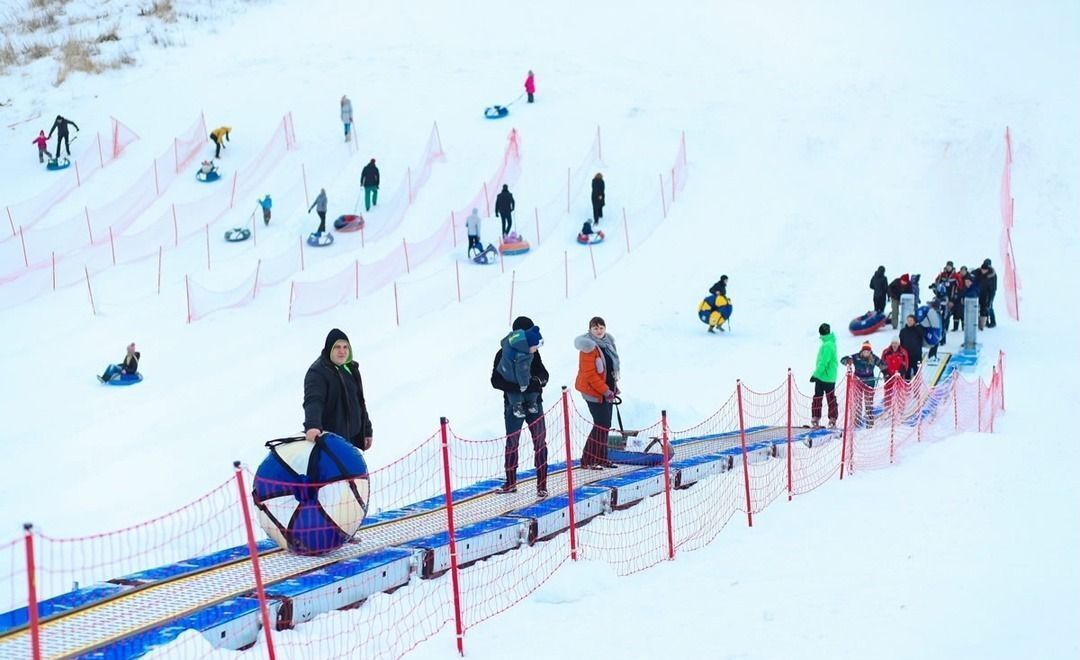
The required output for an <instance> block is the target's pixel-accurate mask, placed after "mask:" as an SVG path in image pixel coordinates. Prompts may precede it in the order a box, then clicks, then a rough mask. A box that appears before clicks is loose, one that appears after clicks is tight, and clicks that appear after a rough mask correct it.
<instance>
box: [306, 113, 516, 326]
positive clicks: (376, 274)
mask: <svg viewBox="0 0 1080 660" xmlns="http://www.w3.org/2000/svg"><path fill="white" fill-rule="evenodd" d="M520 174H521V152H520V149H519V144H518V132H517V131H516V130H511V131H510V134H509V135H508V136H507V145H506V149H505V151H504V152H503V158H502V163H501V164H500V165H499V167H498V169H497V170H496V171H495V173H494V174H493V175H492V176H491V177H489V178H488V179H487V180H486V181H484V183H483V184H482V185H481V187H480V188H479V190H477V192H476V194H475V195H473V198H472V199H470V200H469V201H468V202H467V203H466V204H465V205H464V206H462V207H461V208H459V209H458V210H457V211H451V212H450V214H449V215H448V216H447V218H446V219H445V220H444V221H443V222H441V223H439V225H438V226H436V228H435V229H434V231H432V232H431V233H430V234H428V235H427V236H426V237H424V238H421V239H419V240H416V241H409V240H407V239H404V238H403V239H402V241H401V245H400V246H398V247H395V248H393V249H391V250H390V251H388V252H387V253H385V254H384V255H383V256H382V257H381V258H379V259H377V260H375V261H373V262H368V263H361V262H360V261H359V260H355V261H354V262H353V263H352V264H348V265H346V266H345V267H344V268H342V269H341V270H339V271H338V272H337V273H335V274H332V275H330V276H328V277H324V278H322V279H317V280H295V279H294V280H293V281H292V285H291V289H290V293H289V320H292V319H293V318H296V317H301V316H312V315H316V314H321V313H323V312H325V311H327V310H329V309H332V308H334V307H337V306H338V305H340V304H342V303H343V302H345V301H347V300H357V299H359V298H360V296H362V295H368V294H371V293H373V292H375V291H378V290H380V289H382V288H384V287H386V286H387V285H388V284H390V283H392V282H393V281H394V280H395V279H396V278H398V277H401V276H403V275H406V274H408V273H411V272H412V271H413V270H414V269H415V268H417V267H419V266H420V264H423V263H424V262H426V261H428V260H429V259H431V258H433V257H435V256H436V255H438V254H443V253H445V252H448V251H449V250H451V249H452V248H453V247H455V246H456V245H457V241H458V238H457V236H458V229H457V224H458V222H462V221H464V218H465V217H467V215H468V214H469V213H470V212H471V211H472V209H473V208H484V209H490V208H491V206H492V203H493V200H494V197H495V195H496V194H497V192H498V191H499V190H501V189H502V186H503V185H504V184H505V185H511V184H513V183H514V182H515V181H517V179H518V177H519V176H520Z"/></svg>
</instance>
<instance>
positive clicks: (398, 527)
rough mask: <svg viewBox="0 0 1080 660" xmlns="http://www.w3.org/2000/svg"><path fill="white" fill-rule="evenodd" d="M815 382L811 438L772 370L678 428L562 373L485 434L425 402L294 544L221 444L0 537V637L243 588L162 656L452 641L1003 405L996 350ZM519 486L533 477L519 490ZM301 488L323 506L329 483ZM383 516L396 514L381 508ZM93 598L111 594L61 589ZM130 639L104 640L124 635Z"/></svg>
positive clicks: (357, 653) (87, 640)
mask: <svg viewBox="0 0 1080 660" xmlns="http://www.w3.org/2000/svg"><path fill="white" fill-rule="evenodd" d="M836 394H837V429H838V430H839V431H842V433H816V434H813V435H812V438H813V440H812V442H811V441H810V440H808V439H807V435H806V430H807V429H805V428H804V427H805V426H806V423H807V422H808V421H809V409H810V407H811V401H810V397H808V396H807V395H806V394H804V393H802V392H801V391H800V390H799V389H798V387H796V385H795V382H794V378H793V376H792V374H791V373H790V372H789V373H788V375H787V377H786V378H785V379H784V381H783V382H782V383H781V384H780V385H778V386H777V387H775V388H773V389H771V390H768V391H761V392H759V391H756V390H753V389H750V388H749V387H746V386H745V385H743V384H742V383H741V382H737V383H736V386H735V389H734V391H733V392H732V393H731V394H730V395H729V396H728V397H727V399H726V400H725V401H724V403H723V404H722V405H721V406H720V408H719V409H718V410H717V411H716V412H715V413H713V414H712V415H710V416H709V417H708V418H707V419H705V420H704V421H702V422H700V423H698V424H696V425H694V426H692V427H689V428H687V429H685V430H681V431H672V430H671V429H670V422H669V420H668V418H667V415H666V413H664V414H662V415H661V418H660V420H659V421H656V422H654V423H652V424H650V425H649V426H647V427H645V428H635V429H634V430H633V431H632V432H627V431H626V430H624V428H623V424H622V419H621V417H620V416H619V415H616V416H615V419H613V420H611V421H610V422H609V421H607V420H608V416H609V415H610V414H611V410H610V408H611V407H610V406H608V407H607V411H606V412H605V411H604V410H603V409H602V408H600V409H597V411H596V412H597V414H599V415H601V417H600V418H598V420H597V422H596V423H594V420H593V418H592V417H591V413H583V412H581V411H580V410H579V407H578V405H577V404H576V401H573V400H571V396H570V393H569V392H568V391H567V390H566V388H563V390H562V394H561V396H560V397H558V399H557V400H556V401H555V403H554V404H553V405H550V406H549V407H548V408H546V409H543V405H542V404H539V403H538V406H537V412H535V413H529V414H527V416H526V418H525V419H521V418H516V417H513V416H512V415H506V419H507V429H508V431H510V433H508V435H506V436H501V437H496V438H489V439H473V438H466V437H462V436H459V435H458V434H457V433H456V432H454V431H453V430H452V428H451V426H450V424H449V422H448V420H446V419H445V418H443V419H442V420H441V423H440V428H439V430H438V431H437V432H436V433H434V434H432V435H431V436H429V437H428V438H426V439H425V440H423V441H422V442H421V443H419V445H418V446H417V447H416V448H415V449H413V450H412V451H410V452H408V453H406V454H405V455H404V456H402V457H401V458H399V459H397V460H395V461H394V462H392V463H390V464H388V465H386V466H384V467H382V468H379V469H377V470H374V471H372V472H371V473H370V475H369V484H370V496H369V500H368V509H367V516H366V519H365V526H364V528H363V529H362V530H361V531H360V533H359V535H358V538H357V539H354V540H353V541H351V542H348V543H346V544H345V545H344V546H342V547H341V548H339V549H337V550H334V551H332V552H331V553H329V554H326V555H318V556H310V557H301V556H298V555H293V554H290V553H288V552H284V551H281V550H279V549H278V548H277V546H276V545H275V544H273V543H272V542H269V541H267V540H266V539H262V537H263V534H262V533H261V532H259V531H258V524H257V523H253V520H254V519H255V518H256V517H257V515H261V514H257V512H255V511H254V507H253V505H252V503H251V501H250V493H251V490H250V489H251V486H252V484H253V479H254V475H252V474H251V473H250V472H248V471H246V470H243V469H241V468H240V466H239V463H237V464H236V469H235V472H234V474H233V475H231V477H230V478H229V479H228V480H226V481H225V482H224V483H222V484H220V485H219V486H217V487H216V488H214V489H213V490H211V491H210V492H209V493H207V494H205V495H203V496H201V497H199V498H198V499H197V500H195V501H194V502H191V503H190V504H187V505H185V506H182V507H180V508H178V509H176V510H174V511H171V512H169V513H167V514H165V515H162V516H159V517H156V518H154V519H152V520H149V521H147V522H145V523H141V524H139V525H135V526H132V527H129V528H126V529H122V530H118V531H115V532H109V533H106V534H96V535H90V536H82V537H75V538H59V537H53V536H50V535H48V534H45V533H42V532H39V531H36V530H33V529H32V528H28V529H27V533H26V534H25V536H24V537H23V538H20V539H16V540H13V541H11V542H8V543H6V544H0V566H4V567H5V568H4V570H3V571H0V599H3V598H6V601H0V612H4V613H2V614H0V624H3V625H4V626H5V630H6V631H7V632H4V630H0V651H3V652H4V653H5V654H7V653H8V652H9V651H11V654H12V655H17V656H19V657H32V658H39V657H54V656H58V655H68V654H71V655H76V654H82V653H86V652H89V651H91V650H94V649H97V650H98V651H99V652H106V651H105V649H106V647H103V646H102V644H103V643H112V642H117V640H120V639H122V638H125V637H129V636H131V635H132V634H133V633H136V632H139V631H141V630H144V629H150V628H153V627H155V626H161V625H163V624H165V623H167V622H168V621H169V620H171V619H177V618H180V617H183V616H188V615H190V614H191V613H192V612H197V611H199V609H200V608H205V607H207V606H209V605H211V604H213V603H216V602H220V601H222V600H223V599H232V600H228V602H230V603H232V604H233V605H234V606H236V607H241V604H242V603H247V604H248V610H247V611H248V615H247V616H246V617H238V619H237V621H238V622H237V623H233V624H232V625H231V627H228V626H226V627H224V628H221V629H220V634H219V629H218V628H212V629H211V630H210V631H209V632H206V633H204V634H203V635H200V634H199V633H197V632H194V631H188V632H186V633H184V634H183V635H179V636H176V635H174V636H175V637H176V639H175V641H172V642H171V645H170V646H169V648H168V652H169V653H170V655H171V656H175V657H193V658H196V657H204V656H208V655H211V654H212V653H213V652H214V650H213V648H214V647H218V648H221V647H224V648H231V649H237V648H243V647H250V646H254V648H252V649H251V651H250V652H249V653H248V655H253V656H256V657H264V656H269V657H271V658H273V657H276V654H277V653H282V654H283V656H284V657H311V658H335V657H400V656H402V655H404V654H406V653H407V652H408V651H409V650H411V649H413V648H414V647H415V646H416V645H417V644H419V643H420V642H422V641H423V640H425V639H428V638H430V637H431V636H433V635H435V634H436V633H437V632H439V631H440V630H441V629H443V628H444V627H445V626H446V625H447V624H450V623H453V624H454V626H455V630H456V636H455V637H456V641H457V645H458V649H459V651H460V650H461V649H462V648H463V641H464V636H465V633H466V632H467V631H468V630H469V629H470V628H471V627H474V626H475V625H476V624H478V623H479V622H482V621H484V620H487V619H489V618H491V617H493V616H495V615H497V614H498V613H500V612H502V611H505V610H506V609H508V608H510V607H512V606H513V605H514V604H516V603H518V602H520V601H522V600H524V599H525V598H527V597H528V596H529V594H531V593H533V592H534V591H535V590H536V589H537V588H538V587H540V586H541V585H542V584H544V583H545V582H546V581H547V580H548V579H550V577H551V576H552V575H553V574H554V573H555V572H556V571H558V570H559V569H560V568H561V567H562V566H563V565H565V564H566V563H567V562H568V561H573V560H577V559H590V560H594V561H603V562H606V563H609V564H610V565H611V566H612V567H613V568H614V570H615V571H616V572H617V573H619V574H621V575H626V574H631V573H634V572H637V571H641V570H644V569H646V568H649V567H651V566H654V565H656V564H658V563H660V562H662V561H666V560H672V559H675V558H676V557H677V555H678V553H679V552H681V551H688V550H693V549H697V548H700V547H703V546H704V545H706V544H708V543H709V542H710V541H711V540H712V539H714V538H715V537H716V536H717V535H718V534H719V533H720V532H721V531H722V530H723V529H724V527H725V526H726V525H727V524H728V523H729V522H730V521H731V520H732V519H733V518H734V516H735V515H736V514H737V513H743V514H745V515H746V519H747V524H749V525H751V526H752V525H753V517H754V515H755V514H759V513H761V512H762V511H764V510H765V509H766V508H767V507H768V506H769V505H770V504H772V503H773V502H775V501H776V500H778V499H780V498H782V497H783V496H785V495H786V497H787V499H789V500H790V499H791V498H792V497H793V496H795V495H798V494H802V493H806V492H809V491H811V490H813V489H815V488H817V487H819V486H821V485H823V484H825V483H826V482H828V481H832V480H834V479H840V480H842V479H843V478H844V477H845V476H850V475H851V474H852V473H853V472H857V471H858V470H864V469H874V468H880V467H886V466H888V465H890V464H893V463H896V462H898V461H899V460H900V459H901V458H902V456H903V452H904V449H905V448H906V447H909V446H910V445H912V444H916V443H919V442H925V441H931V440H938V439H941V438H944V437H947V436H949V435H952V434H954V433H957V432H963V431H987V432H992V431H993V429H994V423H995V419H996V417H997V415H999V414H1000V413H1001V412H1002V411H1003V410H1004V406H1005V401H1004V354H999V356H998V360H997V362H996V364H995V365H994V366H993V368H992V370H991V375H990V378H989V380H988V381H984V380H978V381H968V380H967V379H965V378H962V377H960V375H959V372H958V371H956V370H952V371H950V372H948V374H947V375H946V376H945V377H944V379H943V380H942V381H941V382H939V383H938V384H937V385H935V386H930V385H928V384H926V382H925V381H924V380H923V379H922V377H921V375H920V376H919V377H916V378H915V379H913V380H912V381H911V382H905V381H903V380H902V379H895V380H891V381H888V382H886V383H883V384H876V385H874V386H870V385H867V384H864V383H862V382H861V381H859V380H858V379H855V378H853V377H852V376H851V375H850V373H849V374H848V375H847V377H845V378H844V379H842V380H841V381H840V382H839V383H837V387H836ZM635 432H636V435H635ZM612 436H615V437H616V438H617V437H622V438H623V439H624V441H625V442H626V443H627V444H628V445H629V443H631V442H634V441H635V440H640V441H641V442H643V443H644V442H652V441H654V440H655V442H656V443H657V444H658V446H659V448H658V449H656V450H655V452H654V454H653V455H654V456H659V457H660V461H659V463H658V464H656V465H654V466H652V467H644V468H639V469H638V470H637V471H635V472H634V475H635V478H634V479H632V480H620V479H614V480H613V479H611V477H612V476H617V475H621V474H623V473H625V472H627V468H625V467H624V466H620V469H618V470H610V469H599V470H598V469H593V468H591V467H590V465H589V464H591V463H594V462H603V461H604V460H605V459H604V456H605V453H606V452H607V451H609V450H608V449H606V448H608V447H610V446H612V445H613V444H616V442H614V441H613V438H612ZM380 437H382V436H380ZM377 442H378V441H377ZM666 449H670V451H666ZM371 451H379V444H376V445H375V446H374V447H373V449H372V450H371ZM697 457H701V458H703V459H705V460H706V461H707V463H706V464H707V465H709V466H711V467H710V468H709V469H710V471H709V472H706V473H697V474H695V472H694V470H695V466H697V465H701V464H703V463H698V462H695V460H694V459H695V458H697ZM718 459H719V461H718ZM672 461H677V462H676V463H675V464H674V465H673V464H672ZM583 463H584V464H583ZM309 485H310V486H311V487H312V488H315V487H321V486H325V484H309ZM507 486H509V487H507ZM541 489H543V490H546V491H547V492H546V496H545V497H539V498H538V491H539V490H541ZM320 492H321V491H320ZM319 500H320V501H325V502H326V503H327V506H330V504H329V502H330V501H331V498H324V496H323V495H322V494H320V495H319ZM570 502H576V503H577V504H576V505H575V506H569V503H570ZM341 506H353V505H352V504H351V503H350V504H345V503H343V504H341ZM267 511H269V512H270V514H271V515H274V516H275V517H277V516H278V513H277V512H276V511H275V510H274V509H272V508H271V509H267ZM335 511H336V509H334V508H333V506H331V509H330V510H329V511H328V513H330V514H331V516H333V515H334V512H335ZM405 518H407V519H408V520H409V524H408V525H402V524H395V523H398V522H400V521H402V520H403V519H405ZM585 523H588V524H585ZM417 537H420V538H419V540H418V538H417ZM257 539H262V540H257ZM439 547H442V548H443V550H434V551H430V550H429V551H427V552H420V554H415V549H418V548H439ZM393 548H413V549H414V550H413V551H410V552H407V553H405V555H399V556H407V557H412V558H413V559H411V560H410V562H409V563H408V569H407V571H406V573H407V574H403V575H402V576H400V577H399V578H398V579H396V581H394V582H393V584H392V585H390V586H383V587H380V586H378V585H380V584H383V583H382V582H380V580H383V579H386V572H385V571H384V572H383V573H382V575H381V576H380V575H379V573H378V571H372V572H371V573H370V575H368V574H367V573H365V576H366V577H365V578H364V580H368V581H369V582H367V583H364V584H359V585H358V584H355V583H350V584H349V586H348V588H349V589H350V590H356V591H355V593H357V594H364V595H362V596H355V597H350V595H349V594H350V593H353V592H352V591H350V592H344V591H343V589H345V586H344V585H345V584H346V583H344V582H342V583H338V584H340V585H341V586H338V587H337V588H336V589H334V588H333V585H334V584H335V582H334V580H333V579H331V578H330V573H325V571H328V570H332V566H333V565H334V563H335V562H340V561H350V560H352V559H354V558H356V557H359V556H361V555H363V556H370V555H368V553H371V552H375V551H380V550H382V549H393ZM296 575H306V576H308V577H314V578H318V579H322V578H321V577H320V576H325V579H326V580H327V582H326V584H327V585H329V587H328V588H324V589H319V590H316V591H308V592H305V595H304V596H303V598H301V597H300V596H299V595H297V592H295V591H291V589H292V587H295V586H296V585H297V583H295V582H294V581H293V577H294V576H296ZM387 584H388V585H389V583H387ZM54 598H60V600H51V599H54ZM102 600H111V601H112V602H111V603H109V602H106V603H105V604H98V605H94V606H90V607H83V605H87V604H92V603H100V601H102ZM39 603H40V604H41V607H40V608H39V607H37V604H39ZM256 605H257V608H256ZM28 608H29V609H28ZM70 610H76V611H75V612H73V613H71V614H65V613H67V612H69V611H70ZM335 610H344V611H335ZM31 613H33V614H34V616H31ZM318 613H322V615H321V616H316V614H318ZM300 624H303V625H300ZM188 625H190V623H184V624H179V627H180V628H182V627H185V626H188ZM292 628H295V630H292ZM103 631H107V633H103ZM178 632H179V628H175V629H174V633H178ZM164 642H168V639H165V640H163V642H162V643H164ZM139 643H140V642H138V641H137V640H135V639H132V640H131V641H130V644H131V645H132V646H131V647H130V648H128V647H123V646H120V647H116V646H114V647H109V651H108V652H112V653H115V654H117V657H119V656H122V655H125V654H135V653H142V652H144V651H145V650H146V649H145V648H144V647H141V646H138V644H139Z"/></svg>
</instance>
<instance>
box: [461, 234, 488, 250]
mask: <svg viewBox="0 0 1080 660" xmlns="http://www.w3.org/2000/svg"><path fill="white" fill-rule="evenodd" d="M473 248H476V249H477V250H478V251H480V252H483V251H484V246H483V244H482V243H480V237H479V236H469V247H468V249H467V250H466V251H465V254H472V251H473Z"/></svg>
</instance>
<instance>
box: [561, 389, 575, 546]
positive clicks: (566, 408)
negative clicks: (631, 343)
mask: <svg viewBox="0 0 1080 660" xmlns="http://www.w3.org/2000/svg"><path fill="white" fill-rule="evenodd" d="M562 414H563V440H564V441H565V443H566V495H567V497H568V498H569V499H568V501H567V502H568V504H567V506H568V509H567V512H568V513H569V514H570V559H572V560H574V561H577V558H578V557H577V517H576V514H575V513H574V449H573V447H572V444H573V443H572V442H571V439H570V394H569V393H568V392H567V390H566V385H563V387H562Z"/></svg>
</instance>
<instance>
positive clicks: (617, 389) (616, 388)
mask: <svg viewBox="0 0 1080 660" xmlns="http://www.w3.org/2000/svg"><path fill="white" fill-rule="evenodd" d="M614 391H615V396H619V394H620V393H621V392H622V390H620V389H619V386H618V385H616V386H615V390H614Z"/></svg>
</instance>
